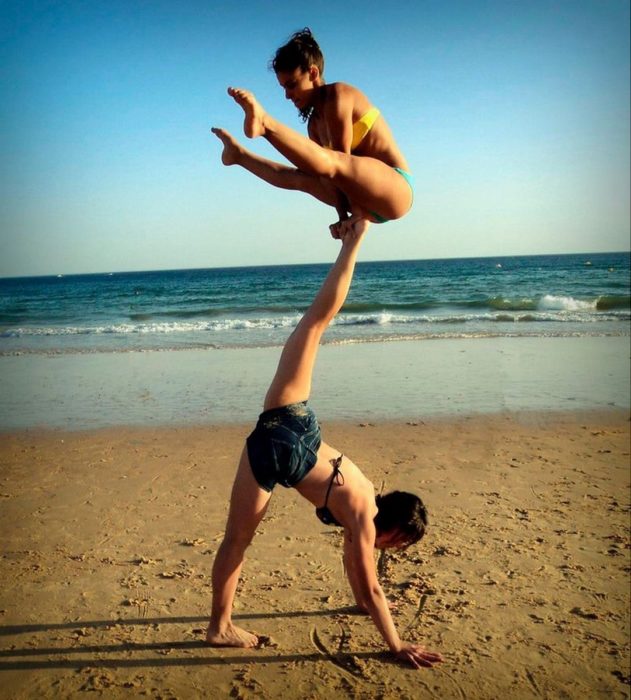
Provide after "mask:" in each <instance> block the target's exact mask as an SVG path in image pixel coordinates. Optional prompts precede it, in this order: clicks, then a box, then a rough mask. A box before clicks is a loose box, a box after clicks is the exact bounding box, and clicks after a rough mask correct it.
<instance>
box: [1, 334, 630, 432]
mask: <svg viewBox="0 0 631 700" xmlns="http://www.w3.org/2000/svg"><path fill="white" fill-rule="evenodd" d="M630 354H631V348H630V339H629V337H628V336H625V337H589V336H585V337H576V338H572V337H570V338H545V337H540V338H527V337H526V338H524V337H520V338H510V337H506V338H479V339H475V340H474V339H439V340H413V341H396V342H381V343H360V344H348V345H328V346H324V347H322V348H321V349H320V353H319V357H318V361H317V364H316V370H315V375H314V382H313V389H312V397H311V399H310V401H311V404H312V406H313V407H314V408H315V410H316V413H317V414H318V416H319V418H320V420H332V419H335V420H340V419H343V420H353V421H370V420H381V419H388V418H396V419H398V418H402V419H410V420H413V419H423V417H430V416H437V415H439V416H440V415H457V414H472V413H493V412H498V411H505V410H509V411H522V410H567V409H602V408H611V407H618V408H628V407H629V406H630V404H631V401H630V397H629V391H630V390H629V386H630V378H629V357H630ZM278 357H279V349H278V348H241V349H230V350H228V349H208V350H182V351H178V352H176V351H162V352H127V353H90V354H61V355H52V356H47V355H23V356H5V357H0V376H1V377H2V396H1V399H0V429H3V430H7V429H15V428H31V427H53V428H68V429H84V428H94V427H105V426H113V425H167V424H170V425H181V424H195V423H233V422H248V423H249V422H253V421H254V420H255V419H256V417H257V415H258V413H259V412H260V411H261V410H262V402H263V396H264V394H265V392H266V390H267V387H268V384H269V382H270V380H271V378H272V376H273V373H274V371H275V369H276V364H277V362H278Z"/></svg>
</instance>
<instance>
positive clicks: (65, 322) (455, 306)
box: [0, 253, 631, 356]
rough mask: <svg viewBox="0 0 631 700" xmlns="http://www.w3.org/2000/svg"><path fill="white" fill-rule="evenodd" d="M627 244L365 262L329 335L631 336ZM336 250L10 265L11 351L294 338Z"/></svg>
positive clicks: (345, 339)
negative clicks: (107, 267) (75, 266)
mask: <svg viewBox="0 0 631 700" xmlns="http://www.w3.org/2000/svg"><path fill="white" fill-rule="evenodd" d="M629 263H630V256H629V254H628V253H603V254H584V255H545V256H518V257H502V258H466V259H447V260H406V261H398V262H360V263H358V265H357V270H356V274H355V279H354V281H353V286H352V289H351V292H350V294H349V297H348V299H347V302H346V304H345V306H344V308H343V310H342V312H341V313H340V314H339V315H338V316H337V318H336V319H335V320H334V323H333V324H332V326H331V328H330V329H329V330H328V331H327V334H326V337H325V343H329V344H331V343H332V344H349V343H367V342H386V341H400V340H425V339H440V338H458V339H476V338H493V337H539V336H543V337H565V336H628V335H629V330H630V327H629V320H630V318H631V313H630V264H629ZM328 268H329V264H328V263H327V264H313V265H280V266H271V267H270V266H268V267H235V268H215V269H196V270H167V271H152V272H125V273H117V272H111V273H106V274H90V275H64V276H62V275H58V276H51V277H27V278H4V279H0V355H5V356H7V355H21V354H65V353H105V352H108V353H111V352H116V353H121V352H129V351H149V350H183V349H205V348H208V349H213V348H215V349H239V348H261V347H277V346H281V345H282V344H283V343H284V341H285V339H286V337H287V336H288V335H289V333H290V332H291V329H292V328H293V327H294V326H295V324H296V323H297V321H298V320H299V318H300V316H301V314H302V313H303V312H304V310H305V309H306V308H307V307H308V305H309V304H310V302H311V300H312V298H313V297H314V295H315V293H316V291H317V289H318V288H319V285H320V284H321V282H322V280H323V278H324V276H325V275H326V273H327V270H328Z"/></svg>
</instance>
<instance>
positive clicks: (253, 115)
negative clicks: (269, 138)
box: [228, 87, 265, 139]
mask: <svg viewBox="0 0 631 700" xmlns="http://www.w3.org/2000/svg"><path fill="white" fill-rule="evenodd" d="M228 94H229V95H230V97H232V98H233V99H234V101H235V102H236V103H237V104H238V105H239V107H241V109H242V110H243V111H244V112H245V119H244V121H243V131H244V132H245V135H246V136H247V137H248V138H251V139H253V138H256V137H257V136H263V135H264V134H265V123H264V122H265V110H264V109H263V107H261V105H260V104H259V103H258V102H257V100H256V97H254V95H253V94H252V93H251V92H250V91H249V90H243V89H241V88H233V87H229V88H228Z"/></svg>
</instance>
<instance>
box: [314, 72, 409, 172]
mask: <svg viewBox="0 0 631 700" xmlns="http://www.w3.org/2000/svg"><path fill="white" fill-rule="evenodd" d="M320 89H321V90H322V93H321V95H322V98H321V100H322V101H321V104H320V107H319V108H318V109H316V110H315V111H314V113H313V114H312V116H311V117H310V119H309V125H308V131H309V137H310V138H311V140H312V141H315V142H316V143H318V144H319V145H321V146H325V147H327V148H332V149H334V150H337V151H343V152H345V153H351V148H350V146H351V140H350V139H349V134H350V133H351V132H352V126H353V124H355V123H356V122H358V121H359V120H360V119H362V117H364V115H365V114H366V113H367V112H368V111H369V110H370V109H371V108H372V107H378V105H373V104H372V103H371V102H370V100H369V99H368V98H367V97H366V95H365V94H364V93H363V92H362V91H361V90H359V89H357V88H356V87H353V86H352V85H348V84H347V83H331V84H330V85H329V84H325V85H323V86H322V87H321V88H320ZM352 153H353V155H358V156H367V157H370V158H376V159H377V160H380V161H382V162H383V163H385V164H386V165H388V166H390V167H392V168H395V167H396V168H401V169H403V170H406V171H407V170H409V167H408V164H407V161H406V160H405V158H404V156H403V153H402V152H401V150H400V149H399V147H398V145H397V143H396V141H395V139H394V136H393V134H392V131H391V130H390V127H389V126H388V123H387V122H386V120H385V118H384V116H383V114H380V115H379V117H378V118H377V119H376V121H375V122H374V124H373V125H372V126H371V128H370V130H369V131H368V133H367V134H366V135H365V137H364V138H363V139H362V141H361V143H360V144H359V145H358V146H357V147H356V148H355V149H354V150H353V151H352Z"/></svg>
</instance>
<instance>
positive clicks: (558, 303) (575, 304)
mask: <svg viewBox="0 0 631 700" xmlns="http://www.w3.org/2000/svg"><path fill="white" fill-rule="evenodd" d="M596 303H597V300H596V299H594V300H593V301H581V300H580V299H574V297H562V296H554V295H553V294H546V295H545V296H544V297H541V299H540V300H539V304H538V307H539V309H541V310H544V311H596Z"/></svg>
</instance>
